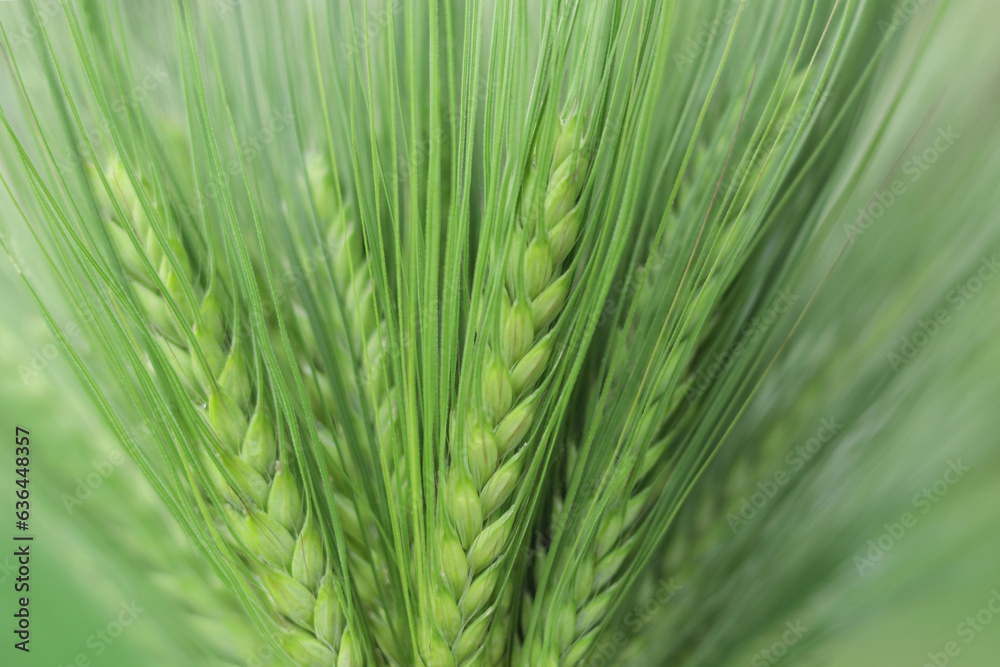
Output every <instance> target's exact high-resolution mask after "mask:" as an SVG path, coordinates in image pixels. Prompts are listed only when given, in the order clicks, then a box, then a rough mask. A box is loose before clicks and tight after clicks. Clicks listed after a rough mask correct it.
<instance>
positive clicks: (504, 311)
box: [428, 118, 589, 665]
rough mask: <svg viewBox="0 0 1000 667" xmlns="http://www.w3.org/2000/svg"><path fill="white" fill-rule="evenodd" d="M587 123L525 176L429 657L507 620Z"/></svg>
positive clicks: (451, 660) (458, 489) (453, 658)
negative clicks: (507, 594) (502, 581)
mask: <svg viewBox="0 0 1000 667" xmlns="http://www.w3.org/2000/svg"><path fill="white" fill-rule="evenodd" d="M578 123H579V121H578V119H576V118H572V119H570V120H569V121H568V122H566V123H564V124H562V126H561V128H560V132H559V134H558V139H557V140H556V144H555V150H554V153H553V159H552V167H551V169H550V170H549V171H548V173H547V174H543V175H540V174H539V173H538V169H537V167H536V166H535V165H534V164H533V165H532V166H531V168H530V169H529V171H528V174H527V176H526V179H525V185H524V188H523V194H522V197H521V201H522V208H521V215H520V216H519V219H518V220H517V224H516V229H515V231H514V234H513V240H512V246H511V247H510V250H509V253H508V254H509V260H508V263H507V271H506V285H505V288H504V290H503V294H502V296H501V301H500V308H501V312H500V318H499V330H498V331H496V332H494V334H493V335H492V336H488V337H487V339H486V340H488V341H489V342H487V343H485V344H486V346H487V351H486V366H485V368H484V369H483V370H482V373H481V376H480V378H481V379H480V382H481V385H480V386H481V389H480V393H479V395H478V396H477V397H476V400H475V404H476V408H475V409H474V410H473V411H471V412H470V413H469V414H468V415H467V416H466V419H467V421H468V427H469V428H468V435H467V437H466V439H465V442H464V443H462V446H461V447H459V446H456V445H457V443H456V444H455V445H453V448H452V451H453V460H452V462H451V466H450V468H449V469H448V470H447V471H444V472H443V473H442V478H443V479H444V480H445V486H444V488H443V491H442V493H441V494H440V499H439V505H440V509H439V511H440V512H441V515H442V517H441V521H440V522H439V530H440V535H439V536H438V540H439V541H437V540H436V543H437V544H439V545H440V548H441V551H440V552H439V554H438V558H439V560H440V565H441V581H440V582H439V583H438V585H439V586H440V587H439V588H438V589H437V591H436V592H435V599H434V619H435V624H436V630H437V639H436V640H435V642H437V644H436V648H432V649H431V650H432V652H433V654H434V655H436V656H437V657H434V655H432V656H429V657H428V662H429V663H430V664H442V665H446V664H463V663H464V662H465V661H466V660H469V659H471V658H472V657H473V656H474V655H476V654H477V653H478V652H480V651H481V650H482V648H483V646H484V644H485V643H486V636H487V633H488V631H489V629H490V625H491V624H492V623H494V622H496V623H500V624H505V623H506V620H505V619H504V618H503V617H500V616H498V615H497V614H496V608H495V607H494V606H493V605H494V600H495V597H496V593H497V591H496V584H497V576H498V574H499V567H498V566H497V565H496V559H497V558H498V557H499V556H500V555H501V554H502V553H503V552H504V551H505V549H506V548H507V545H508V543H509V540H510V537H511V534H512V531H513V528H514V526H513V521H514V517H515V515H516V513H517V507H515V506H509V502H508V501H509V500H510V498H511V494H512V493H513V492H514V490H515V489H516V488H517V486H518V484H519V482H520V480H521V476H522V473H523V471H524V470H525V467H526V464H527V461H528V460H529V458H530V452H529V451H528V449H527V447H526V446H525V445H524V438H525V436H526V435H527V433H528V430H529V429H530V428H531V425H532V423H533V421H534V419H535V412H536V409H537V405H538V401H539V397H538V396H537V395H536V394H534V393H532V392H531V391H530V390H531V388H532V387H533V386H534V385H535V384H536V383H538V381H539V380H540V379H541V378H542V377H543V375H544V373H545V370H546V367H547V366H548V362H549V359H550V358H551V356H552V353H553V349H552V345H553V336H552V335H551V334H547V333H546V332H547V330H548V327H549V325H550V324H551V323H552V322H553V321H554V320H555V319H556V317H557V316H558V314H559V312H560V311H561V309H562V307H563V305H564V304H565V302H566V298H567V295H568V292H569V286H570V281H571V275H570V272H569V270H567V269H565V268H564V266H563V265H564V262H565V260H566V258H567V257H568V255H569V253H570V251H571V249H572V247H573V245H574V243H575V242H576V238H577V236H578V234H579V229H580V225H581V222H582V219H583V214H584V205H585V204H584V202H583V201H581V199H580V193H581V190H582V188H583V185H584V183H585V181H586V175H587V173H588V164H589V157H588V155H587V153H588V150H587V149H586V148H585V144H584V142H583V137H582V136H581V132H580V127H579V124H578ZM536 188H537V190H536ZM506 608H507V609H509V608H510V605H509V604H508V605H506ZM445 647H447V648H445Z"/></svg>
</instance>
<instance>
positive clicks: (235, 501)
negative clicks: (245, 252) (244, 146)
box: [93, 161, 350, 664]
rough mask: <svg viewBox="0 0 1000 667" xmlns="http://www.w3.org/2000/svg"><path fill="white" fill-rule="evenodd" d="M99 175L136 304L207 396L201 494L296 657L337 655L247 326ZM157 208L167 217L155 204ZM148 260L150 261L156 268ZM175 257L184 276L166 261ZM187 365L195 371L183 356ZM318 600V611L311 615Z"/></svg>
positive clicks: (113, 180)
mask: <svg viewBox="0 0 1000 667" xmlns="http://www.w3.org/2000/svg"><path fill="white" fill-rule="evenodd" d="M96 181H97V182H94V183H93V187H94V189H95V191H96V192H98V193H100V192H101V191H102V190H103V191H104V192H105V194H106V193H107V190H104V184H105V182H106V183H109V184H111V185H112V187H114V188H115V189H114V190H113V191H112V193H111V195H110V198H109V197H107V196H105V197H99V201H100V202H101V203H102V204H104V209H105V213H106V214H107V215H108V216H109V218H110V220H111V222H110V223H109V227H110V226H111V225H115V226H117V227H118V228H119V229H124V228H126V227H129V228H131V232H132V233H131V234H127V235H122V234H121V233H118V232H117V231H112V232H111V237H112V241H113V243H114V244H115V247H116V250H117V252H118V253H119V255H122V256H124V257H126V258H131V259H129V260H128V261H125V262H123V263H124V264H125V265H126V268H127V271H128V272H129V277H130V278H131V279H132V281H133V287H134V288H135V289H136V290H137V292H138V293H139V295H140V296H139V297H138V301H139V303H140V305H141V307H142V312H143V313H145V314H146V315H147V316H148V317H149V318H150V322H151V324H152V326H153V328H154V330H155V332H156V334H157V335H159V336H161V338H162V340H163V341H164V343H165V344H166V345H169V346H170V352H171V353H170V354H165V355H164V358H165V359H166V360H167V362H168V364H169V365H170V368H171V369H172V370H173V372H174V373H176V376H177V377H178V378H183V379H185V381H188V382H192V381H193V382H194V383H195V386H194V387H193V391H194V392H196V394H197V395H200V396H202V397H207V404H201V403H200V402H196V403H195V405H196V406H197V407H198V410H199V412H200V413H201V414H202V415H203V418H204V420H205V424H206V425H207V426H208V427H209V428H210V432H211V433H212V434H213V436H214V437H213V440H214V441H215V444H213V442H212V440H209V441H207V442H205V443H203V444H202V446H200V447H196V451H197V452H198V455H199V458H200V463H201V465H202V466H204V469H205V470H206V472H207V475H208V479H209V480H210V481H211V484H210V488H206V489H203V491H204V492H205V493H206V500H208V501H209V507H210V508H211V510H212V512H213V517H212V518H213V519H214V520H215V521H217V522H218V523H219V526H220V528H221V529H222V531H223V534H224V535H225V536H226V537H227V539H228V540H229V543H230V545H231V546H232V547H233V549H234V550H235V552H236V553H237V554H238V555H239V556H240V557H241V558H242V559H243V561H244V562H245V564H246V565H247V567H248V568H249V569H250V572H251V573H252V577H253V580H254V581H256V582H258V583H259V585H260V586H261V587H262V588H263V590H264V591H265V592H266V593H267V595H268V597H269V598H270V599H271V601H272V603H273V604H274V606H275V609H276V610H277V611H278V612H279V613H280V614H282V615H283V616H284V617H285V618H286V619H288V620H289V621H291V622H292V623H293V624H294V625H295V626H297V627H298V628H299V629H300V631H298V632H295V631H291V630H290V631H288V632H287V633H286V634H285V635H284V639H283V640H282V642H283V645H284V646H285V648H286V650H288V651H289V653H290V654H292V655H298V656H299V657H304V656H309V657H310V660H309V662H308V663H304V664H330V663H332V662H333V660H334V659H335V658H336V656H337V654H338V651H339V652H340V655H341V657H343V655H345V649H344V647H343V646H341V645H340V644H341V642H340V641H339V636H338V633H339V632H342V628H341V626H342V623H339V622H338V621H337V619H336V616H335V615H333V614H332V613H331V610H330V602H329V601H330V597H331V594H330V592H329V591H322V589H321V587H320V584H321V581H323V580H324V575H325V574H326V573H327V567H328V563H329V560H328V556H327V554H326V553H325V547H324V546H323V542H322V540H321V538H320V535H319V532H318V531H317V528H316V525H315V520H316V519H315V516H314V512H313V510H312V509H310V508H308V507H307V504H306V502H305V496H304V493H303V491H302V486H303V483H302V481H301V479H299V477H298V474H299V473H298V472H297V471H295V469H294V467H293V466H292V465H291V464H290V462H289V461H287V460H285V461H284V462H283V457H290V455H291V452H290V450H288V449H287V448H285V447H282V446H281V445H280V439H281V436H280V435H278V434H279V433H280V430H279V428H277V425H276V424H275V421H274V418H273V416H272V414H271V410H270V408H269V407H268V400H267V396H266V392H265V389H264V387H263V386H261V385H259V384H258V383H257V382H256V381H255V378H256V377H257V374H256V373H255V371H254V367H253V365H252V360H251V359H250V358H249V356H248V354H247V350H246V347H247V345H248V342H247V341H246V340H245V339H244V335H245V329H244V328H243V326H242V324H243V323H242V322H240V321H236V322H233V321H229V320H228V319H227V317H226V313H227V312H232V309H231V308H228V307H226V306H224V305H223V304H225V303H226V300H227V299H228V298H230V297H229V296H228V295H227V293H226V289H225V288H224V287H223V285H222V279H221V277H220V276H218V275H215V276H212V277H211V278H209V284H208V286H207V287H206V286H202V285H199V284H197V283H196V282H194V281H193V280H192V277H193V275H194V274H193V266H194V265H195V264H196V263H195V262H193V261H191V259H190V258H189V257H187V256H186V255H185V254H184V248H183V245H182V244H180V243H178V242H172V243H170V245H169V246H167V248H169V249H164V246H163V245H161V244H160V243H159V238H158V237H157V235H156V232H155V230H154V228H153V226H152V224H151V222H150V221H149V219H148V218H147V216H146V215H145V214H144V213H143V206H142V204H141V202H140V200H139V198H138V196H137V194H136V185H135V184H133V183H132V182H131V180H130V177H129V176H128V174H127V173H126V172H125V170H124V169H123V168H122V166H121V163H120V162H119V161H114V162H113V163H112V164H111V165H110V166H109V168H108V170H107V178H106V180H101V179H96ZM138 187H147V186H145V185H144V184H143V183H140V184H139V185H138ZM156 212H157V214H158V216H163V211H162V209H161V208H159V207H157V210H156ZM160 219H165V217H161V218H160ZM161 233H162V232H161ZM167 238H168V239H170V240H173V239H174V237H173V236H167ZM140 239H142V240H143V243H142V245H140V244H139V240H140ZM136 259H138V260H139V262H138V263H136V262H135V260H136ZM151 266H155V267H158V268H157V271H156V273H155V274H153V273H152V272H151V271H150V270H149V269H150V267H151ZM177 266H181V267H183V273H180V274H178V273H177V272H176V271H175V270H174V267H177ZM147 284H148V285H150V286H147ZM183 287H186V288H187V289H186V290H185V289H182V288H183ZM188 291H190V292H191V293H194V294H195V295H196V296H199V297H200V299H201V302H200V306H199V308H198V310H197V311H194V310H192V309H190V308H179V307H178V308H176V310H175V307H176V305H177V304H176V298H177V297H176V296H175V294H180V295H185V294H186V293H188ZM172 306H174V307H172ZM177 310H179V311H180V313H181V317H177V316H176V311H177ZM192 362H193V363H194V367H193V368H192V367H190V366H189V365H188V364H189V363H192ZM247 576H251V575H250V574H249V573H248V575H247ZM318 597H319V599H318ZM320 600H323V608H322V609H321V611H322V612H323V613H321V614H317V613H316V612H317V607H318V606H320ZM349 653H350V650H349V649H346V654H348V655H349ZM348 659H349V658H348Z"/></svg>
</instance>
